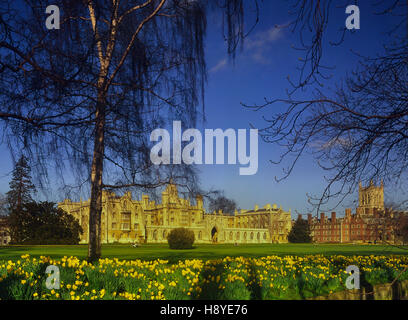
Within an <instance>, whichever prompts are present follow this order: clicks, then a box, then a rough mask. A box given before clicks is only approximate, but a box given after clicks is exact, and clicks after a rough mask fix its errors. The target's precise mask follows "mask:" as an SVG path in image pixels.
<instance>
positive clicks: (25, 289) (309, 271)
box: [0, 255, 408, 300]
mask: <svg viewBox="0 0 408 320" xmlns="http://www.w3.org/2000/svg"><path fill="white" fill-rule="evenodd" d="M49 265H56V266H58V267H59V269H60V281H61V285H60V289H52V290H49V289H47V288H46V279H47V277H48V275H47V274H46V273H45V270H46V268H47V266H49ZM349 265H356V266H358V267H359V268H360V273H361V278H360V279H361V280H360V284H361V286H363V287H365V286H374V285H377V284H382V283H389V282H391V281H392V280H394V279H395V278H396V277H397V276H398V280H401V281H403V280H408V272H403V271H404V270H405V268H406V267H407V266H408V257H405V256H348V257H347V256H341V255H336V256H322V255H310V256H304V257H298V256H285V257H279V256H268V257H262V258H246V257H237V258H231V257H226V258H224V259H219V260H208V261H203V260H185V261H179V262H178V263H177V264H169V263H168V262H167V261H165V260H154V261H142V260H131V261H126V260H123V261H121V260H118V259H101V260H99V262H98V263H96V264H89V263H87V262H86V261H81V260H79V259H77V258H75V257H64V258H62V259H50V258H48V257H40V258H32V257H30V256H28V255H24V256H22V257H21V259H20V260H17V261H0V298H1V299H24V300H32V299H34V300H35V299H47V300H48V299H74V300H83V299H86V300H88V299H90V300H95V299H136V300H137V299H143V300H146V299H148V300H150V299H171V300H179V299H308V298H312V297H316V296H325V295H330V294H333V293H335V292H341V291H344V290H346V286H345V281H346V278H347V277H348V276H349V274H347V273H346V271H345V270H346V268H347V266H349Z"/></svg>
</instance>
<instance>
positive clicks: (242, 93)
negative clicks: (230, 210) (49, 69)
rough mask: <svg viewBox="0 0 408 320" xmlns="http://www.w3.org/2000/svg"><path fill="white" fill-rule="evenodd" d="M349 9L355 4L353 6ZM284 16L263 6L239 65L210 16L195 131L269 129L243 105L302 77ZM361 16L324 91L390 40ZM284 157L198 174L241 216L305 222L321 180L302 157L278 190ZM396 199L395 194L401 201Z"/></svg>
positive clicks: (0, 172)
mask: <svg viewBox="0 0 408 320" xmlns="http://www.w3.org/2000/svg"><path fill="white" fill-rule="evenodd" d="M352 2H353V1H351V0H350V4H352ZM287 8H288V2H287V1H263V2H262V3H261V6H260V9H261V10H260V22H259V24H258V25H257V26H256V28H255V29H254V30H253V31H252V33H251V34H250V36H249V37H248V38H247V39H246V40H245V46H244V50H243V51H242V52H238V53H237V56H236V59H235V61H234V62H232V61H231V59H229V58H228V56H227V54H226V45H225V43H224V41H223V37H222V34H221V32H220V27H221V20H220V17H219V15H216V14H211V15H210V16H209V17H208V31H207V34H208V36H207V42H206V55H207V66H208V70H209V74H208V75H209V77H208V85H207V87H206V94H205V100H206V106H205V108H206V109H205V110H206V118H207V121H206V123H204V124H201V125H200V126H199V127H198V129H200V130H203V129H205V128H210V129H216V128H221V129H227V128H234V129H245V128H249V124H252V125H254V126H255V127H258V128H262V127H263V126H265V124H266V123H265V122H264V121H263V120H262V116H265V117H268V116H269V117H270V116H271V115H273V112H275V111H274V110H273V109H272V108H268V109H265V110H262V111H260V112H254V111H251V110H248V109H245V108H243V107H242V106H241V105H240V102H244V103H248V104H251V103H262V101H263V98H264V97H267V98H282V97H285V89H287V88H288V87H289V83H288V82H287V80H286V77H287V76H288V75H290V76H291V77H293V78H295V77H296V76H297V70H296V68H297V67H299V60H298V58H301V57H302V53H301V52H299V51H296V50H294V49H293V48H292V44H295V45H296V44H298V40H299V38H298V34H293V33H291V30H289V29H288V28H276V27H275V26H276V25H278V26H282V25H285V24H287V23H288V22H289V21H290V20H291V18H293V17H291V16H289V14H288V10H287ZM360 13H361V29H360V30H357V31H356V32H354V33H353V34H352V33H351V32H347V34H346V38H345V42H344V43H343V44H342V45H341V47H331V46H329V45H326V46H325V47H324V63H326V64H327V65H330V66H332V67H335V69H334V70H333V71H332V72H331V73H332V75H333V79H332V80H331V81H328V82H327V83H325V85H326V86H332V85H333V84H334V83H335V82H336V81H338V80H340V79H341V78H342V77H344V75H345V73H346V72H348V71H351V70H352V69H353V67H354V66H355V65H356V62H357V58H356V56H355V54H353V53H352V52H351V50H350V49H353V50H354V51H356V52H359V53H361V54H363V55H372V53H373V52H380V51H381V43H382V42H381V41H379V39H381V38H383V37H385V35H384V32H386V31H387V30H389V29H390V26H391V23H392V20H391V18H386V17H384V16H376V15H374V14H373V8H372V7H370V6H368V5H367V2H366V1H365V2H364V4H363V5H361V6H360ZM346 17H347V15H346V14H345V12H344V8H342V7H340V8H336V7H333V8H332V11H331V16H330V26H331V27H330V28H331V29H330V30H331V31H330V33H329V38H330V40H337V39H339V37H340V32H339V30H340V29H341V28H343V26H344V22H345V20H346ZM250 22H251V20H248V23H250ZM305 94H307V93H305ZM281 107H282V106H281ZM1 142H2V141H1V140H0V143H1ZM282 151H283V149H279V148H278V147H276V146H272V145H270V144H266V143H264V142H263V141H262V140H261V139H259V161H258V162H259V164H258V172H257V174H255V175H253V176H240V175H239V165H200V166H198V168H199V169H200V170H201V175H200V178H201V182H202V186H203V187H204V188H211V187H212V188H216V189H221V190H224V191H225V194H226V196H228V197H230V198H232V199H234V200H235V201H236V202H237V204H238V206H239V207H240V208H244V209H249V208H253V206H254V205H255V204H258V205H260V206H263V205H265V204H266V203H276V204H278V205H281V206H282V207H283V209H285V210H288V209H289V208H291V209H292V214H293V216H295V212H296V211H298V212H300V213H303V214H305V213H307V212H308V211H309V206H308V204H307V197H306V193H311V194H315V195H318V194H320V193H321V192H322V191H323V189H324V186H325V180H324V172H323V171H322V169H320V168H319V167H318V165H317V163H316V161H315V160H314V159H313V158H312V157H311V156H308V155H305V156H304V157H303V158H301V160H300V161H299V162H298V164H297V166H296V167H295V170H294V171H293V172H292V174H291V175H290V176H289V177H288V178H287V179H286V180H284V181H281V182H279V183H278V182H276V181H275V176H277V177H281V176H282V169H283V168H284V167H285V166H287V165H288V163H287V162H286V163H283V164H281V165H273V164H272V163H270V161H269V160H271V159H273V160H276V159H278V157H279V155H280V154H281V153H282ZM0 154H1V158H0V193H5V192H7V190H8V182H9V180H10V172H11V170H12V166H13V164H12V161H11V157H10V155H9V151H8V149H7V147H6V146H5V145H4V143H2V144H1V145H0ZM386 189H387V186H386ZM386 193H387V194H391V193H393V194H395V191H392V190H390V188H388V190H386ZM387 194H386V197H387ZM399 196H400V195H398V193H397V196H396V197H399ZM50 197H51V199H52V198H53V197H55V198H54V199H53V200H56V201H60V200H62V199H59V198H58V197H57V196H54V195H51V196H50ZM388 197H389V198H390V196H388ZM356 198H357V194H354V195H351V196H350V197H349V198H348V199H346V201H345V202H344V203H343V205H342V206H340V207H339V208H337V209H336V211H337V212H338V215H343V213H344V208H345V207H349V206H353V207H354V206H355V205H354V204H353V203H352V202H353V201H354V200H355V199H356ZM392 199H394V198H392Z"/></svg>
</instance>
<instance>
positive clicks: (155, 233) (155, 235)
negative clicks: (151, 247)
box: [153, 230, 157, 240]
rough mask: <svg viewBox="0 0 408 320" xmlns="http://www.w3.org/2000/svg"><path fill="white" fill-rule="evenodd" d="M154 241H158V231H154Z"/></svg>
mask: <svg viewBox="0 0 408 320" xmlns="http://www.w3.org/2000/svg"><path fill="white" fill-rule="evenodd" d="M153 239H154V240H157V230H154V231H153Z"/></svg>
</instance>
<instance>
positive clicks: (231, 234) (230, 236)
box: [229, 231, 233, 240]
mask: <svg viewBox="0 0 408 320" xmlns="http://www.w3.org/2000/svg"><path fill="white" fill-rule="evenodd" d="M232 237H233V233H232V231H231V232H230V235H229V239H230V240H232Z"/></svg>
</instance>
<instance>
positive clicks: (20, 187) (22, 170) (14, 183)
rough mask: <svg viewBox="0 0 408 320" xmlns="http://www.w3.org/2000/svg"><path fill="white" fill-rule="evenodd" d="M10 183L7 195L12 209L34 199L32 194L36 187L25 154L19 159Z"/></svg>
mask: <svg viewBox="0 0 408 320" xmlns="http://www.w3.org/2000/svg"><path fill="white" fill-rule="evenodd" d="M9 185H10V191H9V192H7V193H6V196H7V202H8V205H9V208H10V210H13V209H18V208H21V206H22V205H23V204H24V203H28V202H31V201H33V199H32V197H31V195H32V193H33V192H35V191H36V189H35V186H34V185H33V183H32V182H31V168H30V166H29V165H28V161H27V158H26V157H25V156H24V155H22V156H21V157H20V159H19V160H18V161H17V163H16V166H15V168H14V170H13V177H12V179H11V181H10V184H9Z"/></svg>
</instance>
